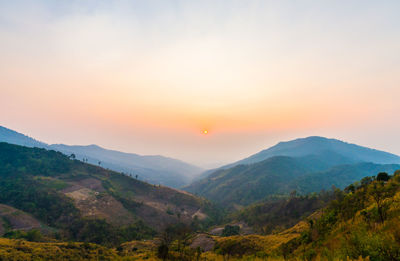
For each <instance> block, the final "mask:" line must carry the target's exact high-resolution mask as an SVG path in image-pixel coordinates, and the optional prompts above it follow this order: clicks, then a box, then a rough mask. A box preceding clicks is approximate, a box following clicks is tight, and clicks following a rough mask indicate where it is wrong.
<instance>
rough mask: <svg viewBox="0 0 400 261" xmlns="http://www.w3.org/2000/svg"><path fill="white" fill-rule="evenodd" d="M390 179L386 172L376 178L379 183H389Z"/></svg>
mask: <svg viewBox="0 0 400 261" xmlns="http://www.w3.org/2000/svg"><path fill="white" fill-rule="evenodd" d="M389 179H390V176H389V174H387V173H386V172H380V173H379V174H378V176H377V177H376V180H378V181H388V180H389Z"/></svg>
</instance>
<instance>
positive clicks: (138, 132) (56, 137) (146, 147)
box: [0, 0, 400, 167]
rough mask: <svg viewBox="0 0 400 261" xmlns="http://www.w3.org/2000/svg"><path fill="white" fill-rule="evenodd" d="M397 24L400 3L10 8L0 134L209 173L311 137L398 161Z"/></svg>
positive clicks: (0, 69) (1, 72) (0, 59)
mask: <svg viewBox="0 0 400 261" xmlns="http://www.w3.org/2000/svg"><path fill="white" fill-rule="evenodd" d="M399 14H400V1H397V0H393V1H361V0H358V1H351V0H350V1H349V0H346V1H333V0H332V1H250V0H249V1H247V0H246V1H217V0H213V1H186V0H185V1H165V0H163V1H152V0H149V1H147V0H146V1H1V0H0V125H2V126H5V127H8V128H11V129H14V130H16V131H19V132H22V133H24V134H27V135H29V136H32V137H34V138H36V139H38V140H41V141H44V142H47V143H65V144H82V145H86V144H98V145H100V146H103V147H106V148H110V149H117V150H121V151H126V152H134V153H139V154H161V155H165V156H170V157H175V158H178V159H182V160H185V161H188V162H190V163H195V164H198V165H200V166H203V167H214V166H216V164H220V163H227V162H231V161H235V160H238V159H241V158H242V157H245V156H248V155H250V154H253V153H255V152H258V151H259V150H262V149H265V148H267V147H269V146H271V145H274V144H275V143H277V142H279V141H281V140H288V139H293V138H298V137H305V136H311V135H320V136H327V137H330V138H338V139H342V140H345V141H349V142H352V143H357V144H360V145H364V146H369V147H373V148H377V149H383V150H385V151H389V152H392V153H397V154H400V18H399ZM204 130H208V133H207V134H206V135H205V134H204V133H203V131H204Z"/></svg>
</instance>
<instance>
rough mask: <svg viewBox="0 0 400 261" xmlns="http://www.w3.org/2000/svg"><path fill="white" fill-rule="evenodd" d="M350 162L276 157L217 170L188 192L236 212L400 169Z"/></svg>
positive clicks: (334, 158) (324, 157) (321, 157)
mask: <svg viewBox="0 0 400 261" xmlns="http://www.w3.org/2000/svg"><path fill="white" fill-rule="evenodd" d="M349 162H352V161H351V159H347V158H345V157H341V156H338V155H336V154H333V155H331V154H329V155H328V156H327V155H326V153H325V154H322V155H310V156H305V157H297V158H295V157H285V156H276V157H272V158H269V159H267V160H264V161H261V162H257V163H252V164H249V165H237V166H234V167H231V168H228V169H219V170H216V171H215V172H213V173H211V174H210V175H209V176H208V177H206V178H204V179H202V180H200V181H197V182H195V183H193V184H192V185H190V186H188V187H186V188H185V189H186V190H187V191H189V192H192V193H194V194H196V195H200V196H203V197H206V198H208V199H210V200H212V201H213V202H215V203H218V204H220V205H221V206H224V207H228V208H229V209H234V208H235V207H237V206H247V205H250V204H252V203H256V202H259V201H263V200H265V199H267V198H268V197H271V196H274V195H287V196H289V194H290V193H291V192H292V191H294V190H295V191H297V193H298V194H300V195H307V194H309V193H313V192H316V193H318V192H320V191H321V190H322V189H325V190H329V189H331V187H332V185H334V186H335V187H337V188H341V189H343V188H344V187H346V186H347V185H348V184H350V183H353V182H355V181H357V180H360V179H361V178H363V177H365V176H366V175H374V174H376V173H377V172H382V171H385V172H393V171H395V170H396V169H399V168H400V165H396V164H386V165H382V164H374V163H351V164H349ZM336 164H338V165H336ZM343 164H344V165H343Z"/></svg>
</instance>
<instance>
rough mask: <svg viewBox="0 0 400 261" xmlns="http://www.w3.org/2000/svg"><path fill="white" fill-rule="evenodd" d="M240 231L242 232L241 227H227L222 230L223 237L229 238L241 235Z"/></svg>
mask: <svg viewBox="0 0 400 261" xmlns="http://www.w3.org/2000/svg"><path fill="white" fill-rule="evenodd" d="M239 231H240V227H239V226H231V225H226V226H225V228H224V230H222V236H223V237H229V236H234V235H239Z"/></svg>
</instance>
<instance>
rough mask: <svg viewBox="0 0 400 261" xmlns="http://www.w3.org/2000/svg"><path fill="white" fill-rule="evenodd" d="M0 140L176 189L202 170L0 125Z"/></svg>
mask: <svg viewBox="0 0 400 261" xmlns="http://www.w3.org/2000/svg"><path fill="white" fill-rule="evenodd" d="M0 142H7V143H11V144H16V145H22V146H27V147H38V148H46V149H50V150H56V151H60V152H62V153H64V154H66V155H71V154H74V155H75V157H76V158H77V159H80V160H83V159H85V161H86V160H87V162H88V163H92V164H96V165H98V164H99V162H100V165H101V166H103V167H105V168H108V169H111V170H114V171H118V172H124V173H127V174H129V175H132V176H135V177H136V175H138V178H139V179H141V180H144V181H147V182H150V183H152V184H162V185H165V186H169V187H174V188H179V187H182V186H184V185H187V184H189V183H190V182H191V181H192V180H193V179H194V178H195V177H196V176H197V175H199V174H200V173H201V172H203V171H204V170H203V169H201V168H199V167H197V166H194V165H192V164H189V163H186V162H183V161H181V160H177V159H173V158H168V157H164V156H159V155H149V156H147V155H145V156H143V155H138V154H134V153H125V152H120V151H115V150H108V149H104V148H102V147H100V146H97V145H88V146H73V145H64V144H52V145H50V144H46V143H44V142H40V141H37V140H35V139H33V138H31V137H28V136H26V135H24V134H21V133H18V132H16V131H13V130H10V129H8V128H5V127H2V126H0Z"/></svg>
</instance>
